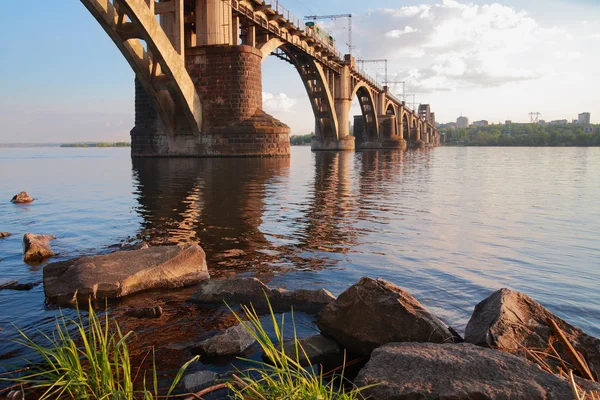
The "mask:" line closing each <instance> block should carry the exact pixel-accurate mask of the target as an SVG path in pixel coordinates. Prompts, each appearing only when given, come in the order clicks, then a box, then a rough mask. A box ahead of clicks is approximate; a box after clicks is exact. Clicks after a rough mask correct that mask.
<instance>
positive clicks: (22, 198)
mask: <svg viewBox="0 0 600 400" xmlns="http://www.w3.org/2000/svg"><path fill="white" fill-rule="evenodd" d="M32 201H33V198H32V197H31V196H29V195H28V194H27V192H20V193H17V194H15V195H14V196H13V198H12V200H11V202H13V203H20V204H23V203H31V202H32Z"/></svg>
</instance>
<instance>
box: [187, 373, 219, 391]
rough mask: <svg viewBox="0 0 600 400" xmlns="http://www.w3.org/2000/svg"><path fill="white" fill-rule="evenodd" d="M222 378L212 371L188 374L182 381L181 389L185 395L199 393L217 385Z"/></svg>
mask: <svg viewBox="0 0 600 400" xmlns="http://www.w3.org/2000/svg"><path fill="white" fill-rule="evenodd" d="M220 377H221V376H220V375H219V374H217V373H215V372H212V371H199V372H194V373H191V374H188V375H186V376H184V377H183V379H182V380H181V384H180V386H181V388H182V389H183V390H184V392H185V393H197V392H199V391H201V390H202V389H206V388H207V387H210V386H212V385H214V384H215V382H216V381H217V379H219V378H220Z"/></svg>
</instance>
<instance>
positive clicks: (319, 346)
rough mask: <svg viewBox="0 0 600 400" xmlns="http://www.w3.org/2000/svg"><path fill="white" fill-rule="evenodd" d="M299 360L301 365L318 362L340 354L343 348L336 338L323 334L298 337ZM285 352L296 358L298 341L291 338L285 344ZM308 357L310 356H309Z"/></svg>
mask: <svg viewBox="0 0 600 400" xmlns="http://www.w3.org/2000/svg"><path fill="white" fill-rule="evenodd" d="M298 345H299V346H301V347H302V350H304V351H302V350H301V349H300V348H298V361H299V362H300V365H309V364H318V363H320V362H321V361H322V360H323V359H325V357H328V356H333V355H336V354H340V353H341V352H342V349H341V347H340V345H339V344H337V342H336V341H335V340H332V339H329V338H327V337H325V336H323V335H314V336H309V337H306V338H302V339H298ZM283 350H284V351H285V354H286V355H287V356H288V357H290V358H291V359H293V360H296V343H295V342H294V341H293V340H291V341H288V342H286V343H285V344H284V346H283ZM307 357H308V358H307Z"/></svg>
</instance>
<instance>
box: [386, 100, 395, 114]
mask: <svg viewBox="0 0 600 400" xmlns="http://www.w3.org/2000/svg"><path fill="white" fill-rule="evenodd" d="M385 115H396V107H395V106H394V103H392V102H391V101H389V100H388V102H387V104H386V106H385Z"/></svg>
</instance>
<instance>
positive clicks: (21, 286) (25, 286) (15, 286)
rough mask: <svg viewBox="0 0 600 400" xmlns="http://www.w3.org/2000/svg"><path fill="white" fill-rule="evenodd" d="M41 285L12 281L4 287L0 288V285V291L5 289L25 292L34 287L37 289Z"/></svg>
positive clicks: (38, 283) (0, 285) (39, 283)
mask: <svg viewBox="0 0 600 400" xmlns="http://www.w3.org/2000/svg"><path fill="white" fill-rule="evenodd" d="M41 284H42V282H27V283H19V282H17V281H13V283H11V284H9V285H5V286H2V284H0V290H2V289H6V290H18V291H23V292H25V291H28V290H31V289H33V288H34V287H37V286H39V285H41Z"/></svg>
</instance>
